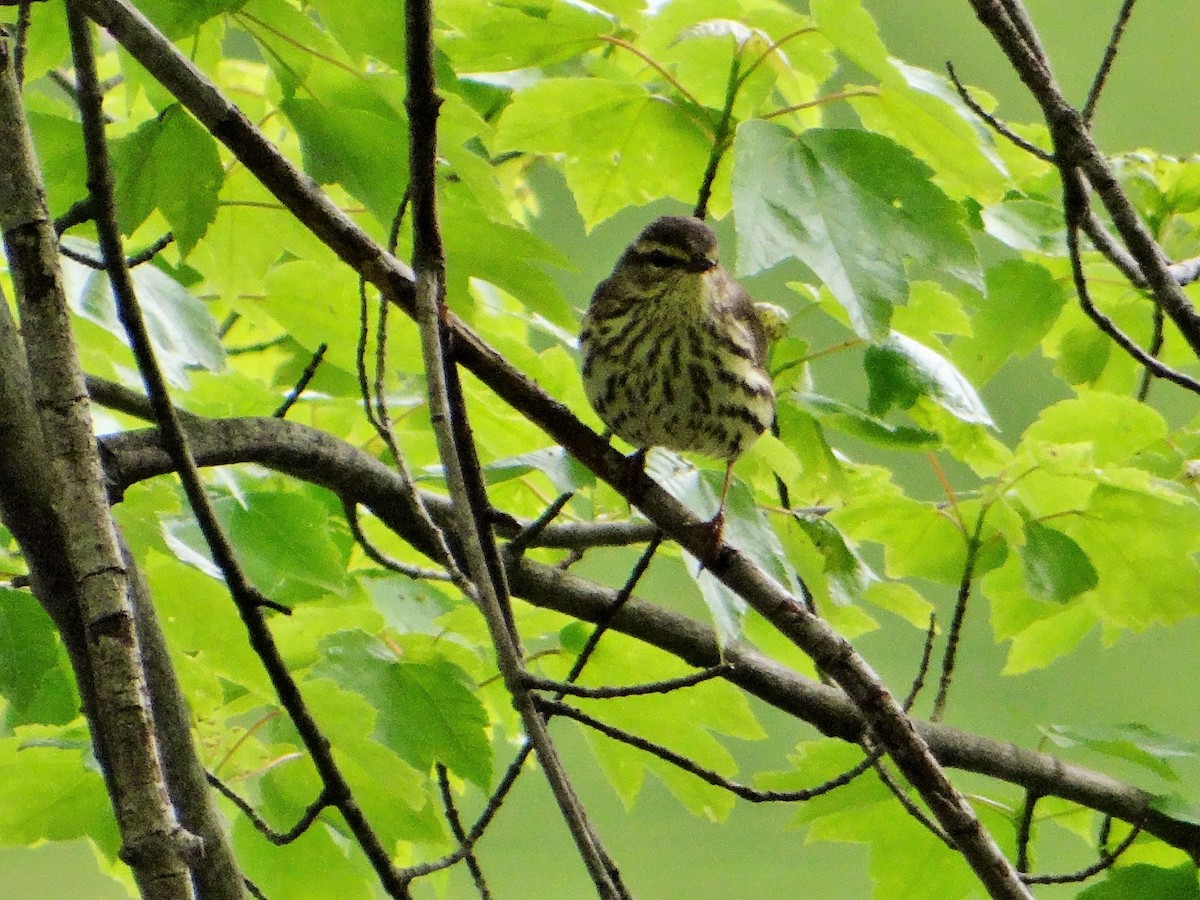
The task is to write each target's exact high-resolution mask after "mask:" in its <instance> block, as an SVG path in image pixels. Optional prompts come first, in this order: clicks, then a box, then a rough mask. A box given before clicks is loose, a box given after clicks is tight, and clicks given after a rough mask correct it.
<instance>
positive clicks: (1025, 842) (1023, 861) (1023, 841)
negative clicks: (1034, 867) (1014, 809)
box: [1017, 791, 1041, 875]
mask: <svg viewBox="0 0 1200 900" xmlns="http://www.w3.org/2000/svg"><path fill="white" fill-rule="evenodd" d="M1040 799H1041V797H1040V796H1039V795H1038V794H1037V793H1035V792H1034V791H1026V792H1025V802H1024V803H1023V804H1022V806H1021V819H1020V821H1019V822H1018V823H1017V871H1018V872H1020V873H1021V874H1022V875H1025V874H1027V873H1028V872H1029V840H1030V836H1031V834H1032V833H1033V812H1034V810H1035V809H1036V808H1037V802H1038V800H1040Z"/></svg>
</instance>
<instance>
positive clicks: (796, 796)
mask: <svg viewBox="0 0 1200 900" xmlns="http://www.w3.org/2000/svg"><path fill="white" fill-rule="evenodd" d="M538 706H540V707H542V708H543V709H545V710H546V712H547V713H553V714H554V715H559V716H563V717H564V718H567V719H574V720H575V721H576V722H579V723H580V724H583V725H586V726H588V728H591V729H592V730H594V731H598V732H600V733H601V734H603V735H604V736H605V737H610V738H612V739H613V740H614V741H620V742H621V743H622V744H628V745H629V746H630V747H636V748H637V749H638V750H643V751H645V752H646V753H649V754H650V755H651V756H656V757H658V758H659V759H661V760H663V761H664V762H668V763H670V764H671V765H673V766H675V767H676V768H678V769H682V770H683V771H684V772H687V773H689V774H691V775H695V776H696V777H697V778H699V779H700V780H701V781H705V782H707V783H708V784H711V785H712V786H713V787H719V788H721V789H722V790H725V791H729V792H730V793H731V794H734V795H736V796H738V797H741V798H742V799H743V800H749V801H750V802H751V803H799V802H803V801H806V800H813V799H815V798H816V797H820V796H822V795H824V794H828V793H829V792H830V791H834V790H837V789H838V788H840V787H844V786H846V785H847V784H849V783H850V782H851V781H853V780H854V779H855V778H858V777H859V776H860V775H862V774H863V772H866V771H867V770H868V769H870V768H871V766H872V765H873V764H874V763H875V762H876V761H878V759H879V757H880V755H882V753H883V750H882V749H881V750H877V751H875V752H873V753H870V754H868V755H867V757H866V759H864V760H863V761H862V762H860V763H858V764H857V765H855V766H854V767H853V768H850V769H847V770H846V771H845V772H843V773H842V774H841V775H839V776H837V777H836V778H832V779H830V780H829V781H826V782H823V783H822V784H819V785H817V786H816V787H812V788H805V789H803V790H798V791H759V790H755V789H754V788H752V787H747V786H746V785H744V784H739V783H738V782H736V781H733V780H731V779H729V778H726V777H725V776H724V775H721V774H720V773H719V772H714V771H713V770H712V769H706V768H704V767H703V766H700V765H697V764H696V763H694V762H692V760H690V759H688V758H687V757H686V756H684V755H683V754H681V753H676V752H675V751H674V750H671V749H668V748H667V747H664V746H662V745H661V744H656V743H654V742H653V741H648V740H646V739H645V738H640V737H637V736H636V735H632V734H630V733H629V732H627V731H623V730H621V729H620V728H614V727H613V726H612V725H609V724H607V723H605V722H601V721H600V720H599V719H597V718H595V717H594V716H589V715H588V714H587V713H585V712H583V711H582V710H579V709H576V708H575V707H573V706H568V705H567V704H565V703H560V702H559V701H557V700H547V699H539V700H538Z"/></svg>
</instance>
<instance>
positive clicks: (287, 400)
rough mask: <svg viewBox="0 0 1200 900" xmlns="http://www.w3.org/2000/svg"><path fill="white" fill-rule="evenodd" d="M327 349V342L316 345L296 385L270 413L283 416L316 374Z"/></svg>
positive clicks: (277, 416)
mask: <svg viewBox="0 0 1200 900" xmlns="http://www.w3.org/2000/svg"><path fill="white" fill-rule="evenodd" d="M328 349H329V345H328V344H324V343H322V344H321V345H320V346H318V347H317V350H316V352H315V353H314V354H313V355H312V359H310V360H309V361H308V365H306V366H305V367H304V371H303V372H301V373H300V380H299V381H297V382H296V386H295V387H294V388H292V389H291V390H290V391H288V395H287V396H286V397H284V399H283V402H282V403H281V404H279V408H278V409H276V410H275V412H273V413H271V415H272V416H274V417H275V418H276V419H282V418H285V417H286V416H287V414H288V410H290V409H291V408H292V407H293V406H295V405H296V401H297V400H299V399H300V396H301V395H302V394H303V393H304V391H305V389H306V388H307V387H308V384H309V382H310V381H312V380H313V376H314V375H316V374H317V369H318V368H320V366H321V360H323V359H324V358H325V351H326V350H328Z"/></svg>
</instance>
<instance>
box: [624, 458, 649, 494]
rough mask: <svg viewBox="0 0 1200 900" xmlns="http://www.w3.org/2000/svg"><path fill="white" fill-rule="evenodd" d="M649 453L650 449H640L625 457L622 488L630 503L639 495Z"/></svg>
mask: <svg viewBox="0 0 1200 900" xmlns="http://www.w3.org/2000/svg"><path fill="white" fill-rule="evenodd" d="M649 452H650V448H649V447H639V448H638V449H637V450H634V451H633V452H632V453H630V454H629V455H628V456H627V457H625V463H626V468H625V477H624V478H623V479H622V481H623V483H622V485H621V487H622V488H623V489H624V493H625V496H626V497H628V498H629V499H630V501H633V500H634V494H635V493H637V486H638V481H639V479H641V477H642V476H643V475H644V474H646V454H647V453H649Z"/></svg>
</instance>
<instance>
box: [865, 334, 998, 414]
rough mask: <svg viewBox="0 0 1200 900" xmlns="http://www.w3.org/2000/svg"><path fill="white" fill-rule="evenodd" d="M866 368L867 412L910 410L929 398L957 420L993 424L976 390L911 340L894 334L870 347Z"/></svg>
mask: <svg viewBox="0 0 1200 900" xmlns="http://www.w3.org/2000/svg"><path fill="white" fill-rule="evenodd" d="M863 368H864V369H865V370H866V373H867V379H868V380H869V382H870V399H869V401H868V403H867V408H868V410H869V411H870V412H871V413H872V414H873V415H876V416H879V415H882V414H883V413H885V412H887V410H889V409H890V408H891V407H893V406H898V407H900V408H901V409H908V408H909V407H911V406H912V405H913V404H914V403H915V402H916V400H917V398H918V397H922V396H924V397H928V398H929V399H930V400H932V401H933V402H934V403H936V404H937V405H938V406H940V407H941V408H942V409H944V410H946V412H948V413H950V414H951V415H952V416H954V417H955V418H957V419H959V420H961V421H963V422H967V423H971V424H976V425H992V424H993V423H992V417H991V414H990V413H989V412H988V411H987V407H985V406H984V405H983V400H981V399H980V397H979V394H978V393H976V391H975V388H974V387H972V386H971V383H970V382H969V381H967V379H966V378H965V377H964V376H963V374H962V373H961V372H959V371H958V369H956V368H954V365H953V364H952V363H951V362H950V361H949V360H948V359H946V358H945V357H944V356H942V355H941V354H939V353H937V352H935V351H933V350H930V349H929V348H928V347H926V346H924V345H923V344H918V343H917V342H916V341H914V340H913V339H912V338H908V337H905V336H904V335H902V334H899V333H898V332H892V333H891V335H889V337H888V338H887V340H886V341H884V342H883V343H880V344H874V345H872V346H871V347H869V348H867V352H866V354H865V356H864V358H863Z"/></svg>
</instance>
